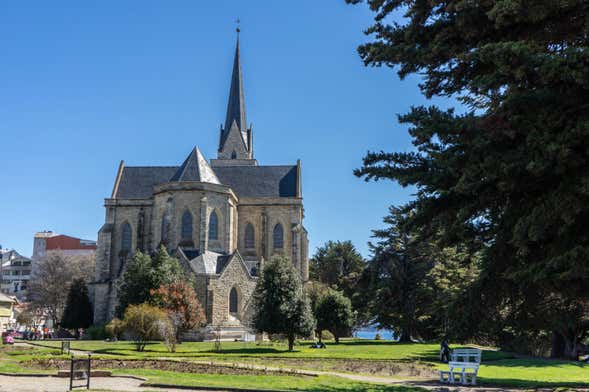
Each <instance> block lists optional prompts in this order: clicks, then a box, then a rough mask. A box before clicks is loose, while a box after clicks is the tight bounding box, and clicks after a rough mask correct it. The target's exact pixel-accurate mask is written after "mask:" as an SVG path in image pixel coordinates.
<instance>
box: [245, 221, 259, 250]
mask: <svg viewBox="0 0 589 392" xmlns="http://www.w3.org/2000/svg"><path fill="white" fill-rule="evenodd" d="M244 245H245V247H246V249H253V248H255V247H256V235H255V233H254V226H253V225H252V224H251V223H248V224H247V225H246V226H245V238H244Z"/></svg>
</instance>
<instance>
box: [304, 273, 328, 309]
mask: <svg viewBox="0 0 589 392" xmlns="http://www.w3.org/2000/svg"><path fill="white" fill-rule="evenodd" d="M304 289H305V294H306V295H307V298H308V299H309V304H310V305H311V310H312V311H313V313H315V309H317V304H318V303H319V300H320V299H321V297H322V296H323V295H325V293H326V292H327V291H328V290H329V287H328V286H327V285H325V284H324V283H321V282H317V281H314V280H309V281H308V282H307V283H306V284H305V287H304Z"/></svg>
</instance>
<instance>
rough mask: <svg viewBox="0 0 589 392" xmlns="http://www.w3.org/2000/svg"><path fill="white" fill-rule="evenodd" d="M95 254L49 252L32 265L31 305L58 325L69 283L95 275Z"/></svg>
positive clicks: (30, 283)
mask: <svg viewBox="0 0 589 392" xmlns="http://www.w3.org/2000/svg"><path fill="white" fill-rule="evenodd" d="M94 265H95V259H94V257H87V256H66V255H65V254H64V253H63V252H61V251H50V252H47V255H46V256H45V257H43V258H42V259H40V260H38V261H36V262H35V263H34V264H33V271H32V274H31V275H32V276H31V281H30V282H29V285H28V286H29V299H30V301H31V304H32V306H33V308H35V309H41V310H43V311H44V312H46V313H47V315H48V316H49V318H50V319H51V320H52V321H53V325H57V324H58V323H59V321H60V320H61V317H62V314H63V310H64V308H65V304H66V301H67V296H68V291H69V288H70V285H71V284H72V282H73V281H74V280H75V279H78V278H84V279H86V280H89V279H91V278H92V277H93V274H94Z"/></svg>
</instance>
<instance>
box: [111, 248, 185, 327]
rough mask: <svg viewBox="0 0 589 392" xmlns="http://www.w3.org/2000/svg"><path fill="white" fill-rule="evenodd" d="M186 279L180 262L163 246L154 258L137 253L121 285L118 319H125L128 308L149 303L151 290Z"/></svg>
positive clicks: (124, 273)
mask: <svg viewBox="0 0 589 392" xmlns="http://www.w3.org/2000/svg"><path fill="white" fill-rule="evenodd" d="M184 279H185V275H184V271H183V270H182V266H181V265H180V262H179V261H178V259H176V258H174V257H172V256H170V255H169V254H168V252H167V251H166V248H164V247H163V246H160V247H159V248H158V250H157V251H156V253H155V254H154V255H153V256H149V255H147V254H145V253H142V252H137V253H135V254H134V255H133V258H132V259H131V260H130V262H129V264H128V265H127V267H126V268H125V271H124V272H123V276H122V280H121V283H120V285H119V291H118V295H119V304H118V306H117V308H116V314H117V317H119V318H122V317H123V315H124V314H125V309H126V308H127V306H129V305H138V304H141V303H144V302H146V301H149V300H150V299H151V293H150V292H151V290H157V289H158V288H159V287H160V286H162V285H167V284H171V283H174V282H179V281H181V280H184Z"/></svg>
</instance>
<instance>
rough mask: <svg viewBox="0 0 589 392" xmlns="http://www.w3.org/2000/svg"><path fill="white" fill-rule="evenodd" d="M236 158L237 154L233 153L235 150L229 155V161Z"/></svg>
mask: <svg viewBox="0 0 589 392" xmlns="http://www.w3.org/2000/svg"><path fill="white" fill-rule="evenodd" d="M236 158H237V153H236V152H235V150H234V151H233V152H232V153H231V159H236Z"/></svg>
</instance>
